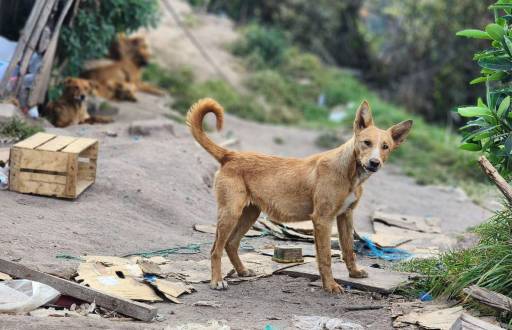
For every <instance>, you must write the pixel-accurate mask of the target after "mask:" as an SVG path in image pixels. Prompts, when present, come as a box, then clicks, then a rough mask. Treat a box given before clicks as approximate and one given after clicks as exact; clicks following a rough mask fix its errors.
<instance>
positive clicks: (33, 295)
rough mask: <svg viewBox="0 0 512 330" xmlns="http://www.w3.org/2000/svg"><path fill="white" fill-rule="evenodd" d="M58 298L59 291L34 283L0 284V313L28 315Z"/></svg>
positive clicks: (14, 282)
mask: <svg viewBox="0 0 512 330" xmlns="http://www.w3.org/2000/svg"><path fill="white" fill-rule="evenodd" d="M59 296H60V292H59V291H57V290H55V289H54V288H52V287H51V286H48V285H46V284H43V283H39V282H35V281H30V280H12V281H5V282H0V313H8V314H23V313H28V312H30V311H33V310H34V309H36V308H38V307H39V306H42V305H44V304H47V303H48V302H50V301H52V300H54V299H55V298H57V297H59Z"/></svg>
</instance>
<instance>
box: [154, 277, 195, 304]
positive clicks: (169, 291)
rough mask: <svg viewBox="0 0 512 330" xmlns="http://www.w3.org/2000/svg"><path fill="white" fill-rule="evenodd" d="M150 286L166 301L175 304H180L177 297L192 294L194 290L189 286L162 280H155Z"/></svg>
mask: <svg viewBox="0 0 512 330" xmlns="http://www.w3.org/2000/svg"><path fill="white" fill-rule="evenodd" d="M151 285H152V286H154V287H155V288H156V289H157V290H158V291H160V292H161V293H162V294H163V295H164V296H165V297H166V298H167V299H169V300H170V301H172V302H174V303H177V304H181V302H180V301H179V300H178V297H179V296H181V295H182V294H184V293H192V291H194V290H195V289H194V287H193V286H191V285H187V284H184V283H182V282H171V281H167V280H162V279H156V280H155V281H153V282H151Z"/></svg>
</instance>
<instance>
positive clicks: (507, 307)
mask: <svg viewBox="0 0 512 330" xmlns="http://www.w3.org/2000/svg"><path fill="white" fill-rule="evenodd" d="M464 293H466V294H468V295H469V296H470V297H471V298H473V299H476V300H478V301H479V302H481V303H482V304H484V305H487V306H490V307H493V308H496V309H499V310H502V311H506V312H512V299H510V298H509V297H507V296H505V295H502V294H501V293H498V292H494V291H491V290H488V289H485V288H481V287H479V286H476V285H472V286H470V287H469V288H465V289H464Z"/></svg>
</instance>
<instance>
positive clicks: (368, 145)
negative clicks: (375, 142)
mask: <svg viewBox="0 0 512 330" xmlns="http://www.w3.org/2000/svg"><path fill="white" fill-rule="evenodd" d="M363 143H364V145H365V146H367V147H371V146H372V141H370V140H364V141H363Z"/></svg>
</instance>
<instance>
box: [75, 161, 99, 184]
mask: <svg viewBox="0 0 512 330" xmlns="http://www.w3.org/2000/svg"><path fill="white" fill-rule="evenodd" d="M95 176H96V164H95V163H92V162H91V163H85V162H78V179H88V180H94V177H95Z"/></svg>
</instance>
